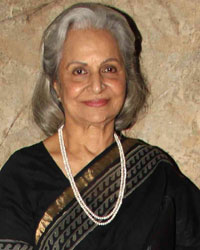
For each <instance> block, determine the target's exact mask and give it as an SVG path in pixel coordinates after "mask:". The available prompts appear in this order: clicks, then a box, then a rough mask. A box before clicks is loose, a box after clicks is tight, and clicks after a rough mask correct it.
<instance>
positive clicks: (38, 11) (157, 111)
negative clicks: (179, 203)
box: [0, 0, 200, 187]
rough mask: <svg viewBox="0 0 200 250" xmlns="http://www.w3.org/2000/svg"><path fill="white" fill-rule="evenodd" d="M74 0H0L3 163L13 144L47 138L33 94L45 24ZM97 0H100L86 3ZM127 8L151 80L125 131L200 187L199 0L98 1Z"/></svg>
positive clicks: (0, 148)
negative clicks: (144, 104)
mask: <svg viewBox="0 0 200 250" xmlns="http://www.w3.org/2000/svg"><path fill="white" fill-rule="evenodd" d="M77 2H79V1H70V0H69V1H67V0H9V1H8V0H1V1H0V34H1V35H0V119H1V122H0V165H1V166H2V165H3V164H4V162H5V161H6V160H7V159H8V157H9V156H10V154H12V153H13V152H14V151H15V150H16V149H18V148H21V147H23V146H25V145H30V144H33V143H35V142H38V141H40V140H42V139H43V138H44V135H43V134H42V132H41V131H40V130H39V129H38V128H37V127H36V125H35V124H34V123H33V120H32V117H31V111H30V99H31V95H32V92H33V89H34V85H35V82H36V80H37V77H38V71H39V65H40V56H39V44H40V38H41V35H42V32H43V30H44V29H45V27H46V26H47V24H48V23H49V22H50V21H51V20H53V18H54V17H56V16H57V15H58V14H59V13H60V12H61V11H62V10H63V9H64V8H66V7H68V6H69V5H71V4H74V3H77ZM91 2H97V1H91ZM98 2H102V3H106V4H110V5H113V6H115V7H117V8H119V9H122V10H124V11H125V12H127V13H128V14H129V15H131V16H132V17H133V18H134V20H135V21H136V23H137V25H138V28H139V30H140V31H141V34H142V36H143V52H142V66H143V72H144V73H145V76H146V78H147V80H148V82H149V84H150V86H151V91H152V97H151V100H150V103H151V106H150V109H149V111H148V113H147V114H146V116H145V117H144V118H143V119H141V120H140V121H139V122H138V123H137V124H136V125H135V126H134V127H133V128H132V129H131V130H129V131H126V132H125V133H126V134H128V135H130V136H132V137H139V138H142V139H143V140H146V141H147V142H149V143H151V144H154V145H158V146H160V147H162V148H163V149H165V150H166V151H167V152H169V153H170V154H171V155H172V156H173V157H174V158H175V160H176V161H177V163H178V165H179V166H180V168H181V170H182V171H183V172H184V173H185V174H186V175H187V176H188V177H189V178H191V179H192V180H193V182H195V183H196V184H197V185H198V186H199V187H200V165H199V163H200V70H199V68H200V15H199V13H200V4H199V0H121V1H120V0H107V1H103V0H100V1H98Z"/></svg>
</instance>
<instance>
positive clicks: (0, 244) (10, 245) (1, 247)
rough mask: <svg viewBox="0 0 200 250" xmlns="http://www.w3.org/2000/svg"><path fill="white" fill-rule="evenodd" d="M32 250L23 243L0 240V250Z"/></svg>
mask: <svg viewBox="0 0 200 250" xmlns="http://www.w3.org/2000/svg"><path fill="white" fill-rule="evenodd" d="M9 249H13V250H15V249H16V250H33V246H31V245H30V244H28V243H27V242H24V241H19V240H11V239H0V250H9Z"/></svg>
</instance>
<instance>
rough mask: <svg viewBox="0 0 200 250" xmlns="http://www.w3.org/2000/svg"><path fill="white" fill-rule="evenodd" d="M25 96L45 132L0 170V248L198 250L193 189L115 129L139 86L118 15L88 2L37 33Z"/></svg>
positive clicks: (129, 34) (132, 106)
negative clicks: (36, 57)
mask: <svg viewBox="0 0 200 250" xmlns="http://www.w3.org/2000/svg"><path fill="white" fill-rule="evenodd" d="M42 49H43V51H42V52H43V55H42V56H43V57H42V66H43V71H42V73H41V77H40V79H39V83H38V85H37V88H36V90H35V94H34V97H33V113H34V117H35V120H36V122H37V124H38V125H39V126H40V127H41V129H42V130H43V131H44V132H45V133H46V135H47V136H48V138H47V139H46V140H45V141H44V142H40V143H38V144H35V145H33V146H31V147H27V148H24V149H21V150H19V151H17V152H16V153H14V154H13V155H12V156H11V157H10V159H9V160H8V162H7V163H6V164H5V166H4V167H3V169H2V171H1V174H0V249H33V248H34V249H76V250H77V249H81V250H84V249H87V250H95V249H99V250H100V249H102V250H103V249H107V250H108V249H109V250H111V249H115V250H122V249H123V250H124V249H126V250H129V249H134V250H158V249H160V250H165V249H166V250H170V249H177V250H183V249H184V250H186V249H188V250H189V249H193V250H199V249H200V192H199V190H198V189H197V188H196V187H195V186H194V185H193V184H192V183H191V182H190V181H189V180H188V179H187V178H186V177H185V176H183V175H182V174H181V173H180V171H179V169H178V167H177V166H176V164H175V162H174V161H173V159H172V158H171V157H170V156H169V155H167V154H166V153H165V152H164V151H162V150H161V149H159V148H157V147H153V146H151V145H149V144H147V143H145V142H143V141H141V140H137V139H130V138H126V137H124V136H122V135H121V133H120V132H121V131H122V130H123V129H126V128H128V127H130V126H131V125H133V124H134V123H135V122H136V119H137V114H138V112H139V111H140V110H141V108H142V107H143V106H144V105H145V103H146V97H147V95H148V89H147V87H146V85H145V82H144V80H143V78H142V76H141V73H140V68H139V65H138V58H137V54H136V52H135V36H134V33H133V31H132V30H131V28H130V26H129V24H128V22H127V20H126V18H125V17H124V15H123V14H121V13H120V12H118V11H116V10H114V9H113V8H110V7H106V6H104V5H101V4H95V3H82V4H76V5H73V6H72V7H70V8H69V9H67V10H65V11H64V12H63V13H61V15H59V16H58V17H57V18H56V19H55V20H54V21H53V22H52V23H51V24H50V26H49V27H48V28H47V30H46V31H45V32H44V36H43V43H42Z"/></svg>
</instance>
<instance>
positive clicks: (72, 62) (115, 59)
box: [66, 57, 121, 68]
mask: <svg viewBox="0 0 200 250" xmlns="http://www.w3.org/2000/svg"><path fill="white" fill-rule="evenodd" d="M110 61H115V62H118V63H119V64H121V62H120V61H119V59H117V58H114V57H113V58H112V57H111V58H108V59H106V60H104V61H103V62H102V63H101V65H102V64H104V63H107V62H110ZM72 64H81V65H83V66H87V65H88V64H87V63H85V62H81V61H71V62H69V63H68V64H67V66H66V68H68V67H69V66H70V65H72Z"/></svg>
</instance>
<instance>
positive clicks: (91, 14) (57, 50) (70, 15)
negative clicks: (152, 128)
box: [32, 3, 149, 136]
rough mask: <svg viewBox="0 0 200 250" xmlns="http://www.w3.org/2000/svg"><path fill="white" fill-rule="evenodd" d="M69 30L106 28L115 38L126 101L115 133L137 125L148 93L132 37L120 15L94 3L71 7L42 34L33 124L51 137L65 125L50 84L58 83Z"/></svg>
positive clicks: (130, 30)
mask: <svg viewBox="0 0 200 250" xmlns="http://www.w3.org/2000/svg"><path fill="white" fill-rule="evenodd" d="M71 28H74V29H85V28H95V29H105V30H108V31H109V32H110V33H111V34H112V35H113V36H114V37H115V39H116V41H117V43H118V46H119V49H120V52H121V54H122V57H123V61H124V65H125V70H126V99H125V102H124V105H123V107H122V109H121V111H120V113H119V114H118V116H117V117H116V119H115V130H116V131H121V130H123V129H127V128H129V127H130V126H132V125H133V124H134V123H135V122H136V120H137V117H138V113H139V111H140V110H141V109H142V108H143V107H144V106H145V105H146V100H147V96H148V93H149V91H148V88H147V86H146V83H145V81H144V79H143V77H142V75H141V72H140V67H139V61H138V58H137V55H136V53H135V35H134V32H133V31H132V29H131V27H130V25H129V23H128V22H127V19H126V18H125V17H124V15H123V14H121V12H119V11H117V10H115V9H114V8H111V7H108V6H105V5H103V4H97V3H79V4H75V5H73V6H71V7H70V8H68V9H66V10H64V11H63V12H62V13H61V14H60V15H59V16H58V17H57V18H56V19H55V20H54V21H53V22H52V23H51V24H50V25H49V26H48V27H47V29H46V30H45V31H44V34H43V39H42V72H41V75H40V78H39V80H38V83H37V85H36V88H35V91H34V94H33V99H32V110H33V116H34V120H35V122H36V123H37V124H38V126H39V127H40V128H41V129H42V130H43V132H44V133H45V134H46V135H47V136H49V135H52V134H54V133H55V132H56V131H57V130H58V128H59V127H60V126H61V125H62V124H63V123H64V118H65V114H64V110H63V107H62V104H61V103H60V102H59V101H58V98H57V94H56V92H55V89H54V87H53V82H54V81H55V80H58V68H59V64H60V60H61V55H62V48H63V44H64V42H65V40H66V37H67V32H68V31H69V29H71Z"/></svg>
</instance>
